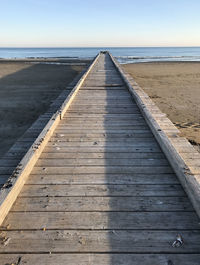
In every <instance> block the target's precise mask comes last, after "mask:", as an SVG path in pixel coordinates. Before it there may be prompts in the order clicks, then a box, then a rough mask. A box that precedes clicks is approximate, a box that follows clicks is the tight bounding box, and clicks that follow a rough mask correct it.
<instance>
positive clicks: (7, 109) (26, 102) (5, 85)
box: [0, 59, 88, 157]
mask: <svg viewBox="0 0 200 265" xmlns="http://www.w3.org/2000/svg"><path fill="white" fill-rule="evenodd" d="M40 62H41V63H40ZM60 62H62V64H59V63H60ZM52 63H53V64H52ZM87 64H88V61H78V60H76V61H74V60H59V59H57V60H56V59H49V60H48V59H43V60H41V59H39V60H0V120H1V123H0V157H2V156H3V154H5V152H6V151H7V150H8V149H9V148H10V147H11V146H12V145H13V144H14V142H15V141H16V140H17V139H18V138H19V137H20V136H21V135H23V133H24V132H25V131H26V130H27V129H28V128H29V127H30V125H31V124H32V123H33V122H34V121H35V120H36V119H37V118H38V116H39V115H40V114H42V113H44V112H45V111H46V110H47V109H48V106H49V105H50V103H51V102H52V101H53V100H54V99H55V98H56V97H57V96H58V95H59V94H60V93H61V91H62V90H63V89H64V88H65V87H66V86H67V85H68V84H69V83H70V82H71V81H72V80H73V79H74V78H75V76H76V75H77V74H79V73H80V72H81V71H82V70H83V69H84V68H85V67H86V65H87Z"/></svg>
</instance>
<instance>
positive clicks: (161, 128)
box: [108, 53, 200, 217]
mask: <svg viewBox="0 0 200 265" xmlns="http://www.w3.org/2000/svg"><path fill="white" fill-rule="evenodd" d="M108 54H109V55H110V57H111V59H112V61H113V63H114V65H115V66H116V68H117V70H118V72H119V73H120V75H121V77H122V78H123V80H124V82H125V84H126V85H127V88H128V90H129V92H130V93H131V95H132V96H133V98H134V100H135V102H136V103H137V105H138V107H139V109H140V111H141V113H142V115H143V116H144V118H145V120H146V122H147V124H148V125H149V127H150V129H151V131H152V133H153V134H154V136H155V138H156V140H157V141H158V143H159V145H160V147H161V149H162V150H163V152H164V154H165V155H166V157H167V159H168V161H169V163H170V165H171V166H172V168H173V170H174V172H175V173H176V175H177V177H178V179H179V181H180V183H181V185H182V186H183V188H184V190H185V191H186V193H187V195H188V197H189V198H190V200H191V202H192V204H193V206H194V208H195V210H196V212H197V214H198V216H199V217H200V154H199V153H198V152H197V151H196V150H195V149H194V147H193V146H192V145H191V144H190V143H189V142H188V140H187V139H186V138H183V137H180V136H179V133H180V131H179V130H178V129H176V127H175V125H174V124H173V123H172V122H171V121H170V120H169V119H168V118H167V117H163V118H162V120H160V119H159V117H158V113H160V114H161V113H162V112H161V110H160V109H159V108H158V107H157V106H156V105H155V103H154V102H153V101H152V100H151V99H150V97H149V96H148V95H147V94H146V93H145V92H144V91H143V90H142V88H141V87H140V86H139V85H138V84H137V83H136V82H135V81H134V79H133V78H132V77H131V76H130V75H129V74H127V73H126V72H125V71H124V70H122V69H121V67H120V65H119V63H118V62H117V61H116V60H115V59H114V57H113V56H112V55H111V54H110V53H108ZM166 124H168V128H170V129H173V133H171V132H169V130H168V129H167V128H166ZM187 153H190V158H188V156H187V155H186V154H187ZM194 157H195V159H193V158H194Z"/></svg>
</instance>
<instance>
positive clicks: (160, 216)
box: [2, 212, 200, 250]
mask: <svg viewBox="0 0 200 265" xmlns="http://www.w3.org/2000/svg"><path fill="white" fill-rule="evenodd" d="M8 225H9V230H10V229H12V230H41V229H43V228H44V227H45V229H46V230H47V229H51V230H52V229H54V230H56V229H66V230H67V229H73V230H75V229H76V230H80V229H84V230H107V229H115V230H119V229H120V230H121V229H123V230H124V229H125V230H128V229H134V230H137V229H142V230H147V229H152V230H154V229H157V230H173V229H196V230H200V225H199V220H198V217H197V215H196V213H195V212H186V213H185V212H178V213H175V212H156V213H155V212H136V213H135V212H109V213H108V212H84V213H83V212H56V213H55V212H27V213H26V212H10V213H9V214H8V216H7V217H6V219H5V221H4V223H3V224H2V226H5V227H7V226H8ZM199 235H200V233H199ZM199 250H200V249H199Z"/></svg>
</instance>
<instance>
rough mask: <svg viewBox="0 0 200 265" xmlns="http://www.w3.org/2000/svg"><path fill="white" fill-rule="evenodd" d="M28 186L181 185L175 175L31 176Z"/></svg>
mask: <svg viewBox="0 0 200 265" xmlns="http://www.w3.org/2000/svg"><path fill="white" fill-rule="evenodd" d="M26 183H27V184H49V185H51V184H105V185H107V184H152V185H155V184H169V185H173V184H179V182H178V180H177V178H176V176H175V175H174V174H160V173H159V174H149V173H148V174H107V173H105V174H97V173H95V174H84V173H83V174H76V175H75V174H73V175H72V174H59V175H58V174H52V175H50V174H48V175H44V174H39V175H34V174H31V175H30V177H29V178H28V180H27V182H26Z"/></svg>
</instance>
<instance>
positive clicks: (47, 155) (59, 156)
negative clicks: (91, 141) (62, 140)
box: [7, 152, 165, 161]
mask: <svg viewBox="0 0 200 265" xmlns="http://www.w3.org/2000/svg"><path fill="white" fill-rule="evenodd" d="M52 158H56V159H63V158H64V159H84V158H85V159H97V158H99V159H164V158H165V156H164V155H163V153H161V152H158V153H133V152H132V153H120V152H116V153H115V152H113V153H109V152H104V153H86V152H84V153H66V152H65V153H56V152H53V153H45V152H43V153H42V154H41V156H40V159H52ZM7 161H8V160H7Z"/></svg>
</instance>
